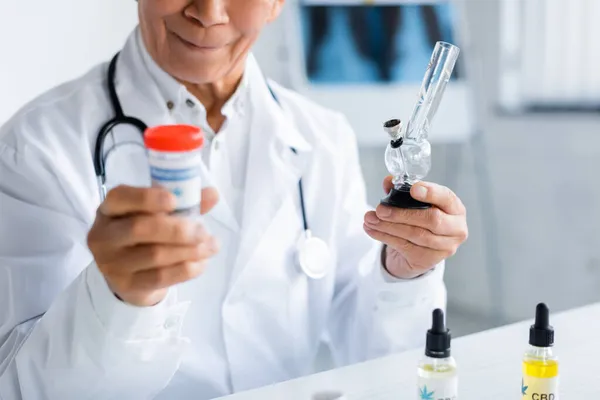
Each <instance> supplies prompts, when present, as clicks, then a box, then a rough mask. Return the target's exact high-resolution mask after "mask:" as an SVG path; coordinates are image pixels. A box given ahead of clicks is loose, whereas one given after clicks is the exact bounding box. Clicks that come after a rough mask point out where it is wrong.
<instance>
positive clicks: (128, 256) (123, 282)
mask: <svg viewBox="0 0 600 400" xmlns="http://www.w3.org/2000/svg"><path fill="white" fill-rule="evenodd" d="M218 197H219V196H218V193H217V191H216V190H215V189H213V188H207V189H203V190H202V205H201V213H202V214H205V213H207V212H208V211H210V209H212V208H213V207H214V205H215V204H216V203H217V201H218ZM174 208H175V198H174V196H173V195H172V194H171V193H169V192H168V191H166V190H164V189H161V188H158V187H153V188H135V187H130V186H119V187H117V188H115V189H113V190H111V191H110V192H109V193H108V195H107V196H106V200H104V202H103V203H102V204H101V205H100V207H99V208H98V212H97V215H96V220H95V222H94V225H93V226H92V229H91V230H90V232H89V234H88V246H89V248H90V250H91V252H92V254H93V255H94V259H95V260H96V264H97V265H98V268H99V269H100V271H101V272H102V274H103V275H104V278H105V279H106V282H107V283H108V286H109V287H110V289H111V290H112V291H113V293H115V295H116V296H118V297H119V298H120V299H121V300H122V301H124V302H126V303H129V304H132V305H135V306H140V307H148V306H153V305H155V304H158V303H160V301H161V300H162V299H163V298H164V297H165V296H166V293H167V290H168V288H169V287H170V286H173V285H175V284H178V283H181V282H185V281H188V280H191V279H193V278H195V277H197V276H199V275H200V274H202V272H203V271H204V268H205V265H206V262H207V260H208V259H209V258H210V257H212V256H213V255H215V254H216V253H217V251H218V245H217V242H216V240H215V239H214V238H213V237H212V236H210V235H209V234H208V233H207V232H206V231H205V230H204V228H203V227H202V225H201V224H199V223H198V222H193V221H191V220H188V219H185V218H181V217H176V216H173V215H169V213H171V212H172V211H173V210H174Z"/></svg>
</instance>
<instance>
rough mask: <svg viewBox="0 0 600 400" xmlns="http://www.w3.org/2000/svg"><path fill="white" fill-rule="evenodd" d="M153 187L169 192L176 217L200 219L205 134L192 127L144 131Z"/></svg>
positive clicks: (159, 127)
mask: <svg viewBox="0 0 600 400" xmlns="http://www.w3.org/2000/svg"><path fill="white" fill-rule="evenodd" d="M144 145H145V146H146V149H147V150H148V161H149V164H150V177H151V179H152V186H160V187H163V188H165V189H167V190H168V191H170V192H171V193H172V194H173V195H174V196H175V197H176V199H177V207H176V209H175V212H174V213H175V214H177V215H182V216H186V217H199V216H200V202H201V200H202V177H201V168H202V153H201V150H202V146H203V145H204V135H203V134H202V131H201V129H200V128H198V127H196V126H192V125H161V126H156V127H152V128H148V129H147V130H146V132H144Z"/></svg>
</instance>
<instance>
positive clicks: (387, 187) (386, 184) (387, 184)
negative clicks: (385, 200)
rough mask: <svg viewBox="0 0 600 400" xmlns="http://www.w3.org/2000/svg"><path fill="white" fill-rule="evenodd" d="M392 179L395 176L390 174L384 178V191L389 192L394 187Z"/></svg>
mask: <svg viewBox="0 0 600 400" xmlns="http://www.w3.org/2000/svg"><path fill="white" fill-rule="evenodd" d="M392 179H394V177H393V176H391V175H389V176H386V177H385V179H384V180H383V191H384V192H385V194H388V193H389V192H390V191H391V190H392V189H393V188H394V184H393V183H392Z"/></svg>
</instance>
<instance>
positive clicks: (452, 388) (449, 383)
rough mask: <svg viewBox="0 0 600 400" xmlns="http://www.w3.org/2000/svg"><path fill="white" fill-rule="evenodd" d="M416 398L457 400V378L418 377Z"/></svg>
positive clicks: (419, 399) (422, 399)
mask: <svg viewBox="0 0 600 400" xmlns="http://www.w3.org/2000/svg"><path fill="white" fill-rule="evenodd" d="M418 385H419V387H418V389H417V390H418V395H417V399H418V400H457V399H458V378H457V377H456V376H455V377H452V378H448V377H442V378H439V379H436V378H435V377H430V378H419V379H418Z"/></svg>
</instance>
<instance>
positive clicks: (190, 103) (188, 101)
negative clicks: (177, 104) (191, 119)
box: [185, 99, 195, 108]
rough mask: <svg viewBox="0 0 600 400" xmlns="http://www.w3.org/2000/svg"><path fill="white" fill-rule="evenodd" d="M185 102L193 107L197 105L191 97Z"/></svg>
mask: <svg viewBox="0 0 600 400" xmlns="http://www.w3.org/2000/svg"><path fill="white" fill-rule="evenodd" d="M185 104H187V106H188V107H189V108H193V107H194V106H195V104H194V102H193V101H192V100H190V99H187V100H186V101H185Z"/></svg>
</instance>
